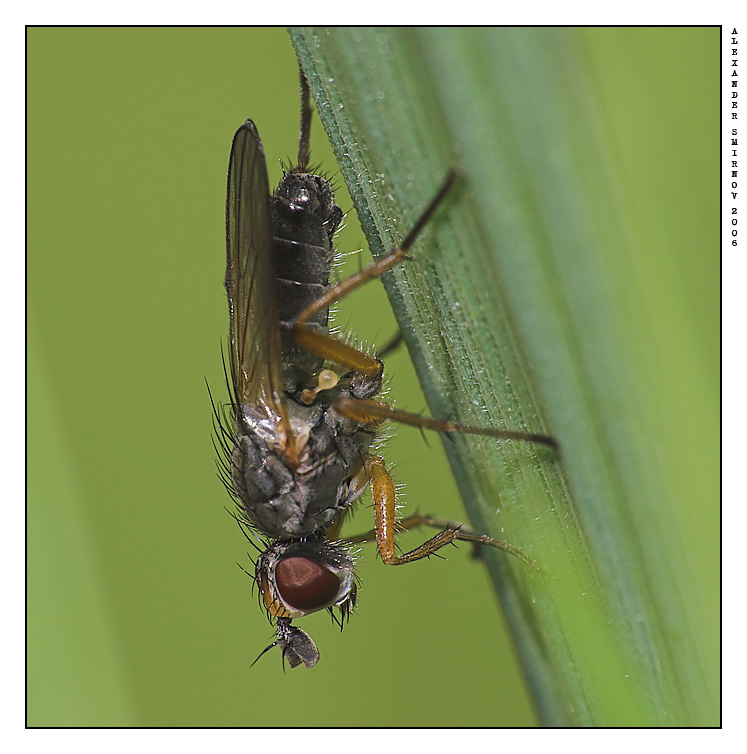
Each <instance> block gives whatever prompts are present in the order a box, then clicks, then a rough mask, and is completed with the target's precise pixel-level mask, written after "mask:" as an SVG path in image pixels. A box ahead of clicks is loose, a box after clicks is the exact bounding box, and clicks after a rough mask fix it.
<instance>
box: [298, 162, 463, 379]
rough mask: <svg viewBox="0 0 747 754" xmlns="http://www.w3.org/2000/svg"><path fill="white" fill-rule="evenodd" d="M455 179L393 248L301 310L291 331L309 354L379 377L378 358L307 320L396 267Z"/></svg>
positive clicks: (447, 182) (449, 180) (446, 183)
mask: <svg viewBox="0 0 747 754" xmlns="http://www.w3.org/2000/svg"><path fill="white" fill-rule="evenodd" d="M455 181H456V173H454V172H453V171H451V172H450V173H449V174H448V176H447V177H446V180H445V181H444V183H443V184H442V186H441V188H440V189H439V190H438V193H437V194H436V195H435V196H434V197H433V199H432V200H431V202H430V204H429V205H428V206H427V207H426V209H425V212H423V214H422V215H421V216H420V218H419V219H418V221H417V222H416V223H415V226H414V227H413V229H412V230H411V231H410V232H409V233H408V235H407V237H406V238H405V240H404V241H402V243H401V244H400V245H399V246H398V247H397V248H396V249H394V250H393V251H391V252H390V253H389V254H387V255H386V256H385V257H381V259H377V260H375V261H374V262H372V263H371V264H369V265H368V266H367V267H364V268H363V269H362V270H361V271H360V272H357V273H356V274H355V275H351V276H350V277H349V278H347V279H346V280H343V281H341V282H340V283H338V284H337V285H333V286H332V287H331V288H329V289H327V291H325V293H324V294H323V295H322V296H320V297H319V298H318V299H317V300H316V301H315V302H314V303H313V304H311V305H310V306H308V307H307V308H306V309H304V311H302V312H301V314H300V315H299V316H298V319H297V320H296V321H295V322H294V323H293V325H292V326H291V334H292V335H293V338H294V340H295V341H296V342H297V343H298V344H299V345H300V346H302V347H303V348H305V349H306V350H307V351H309V352H310V353H313V354H316V355H317V356H321V357H323V358H325V359H327V360H328V361H333V362H335V363H336V364H340V365H341V366H344V367H346V368H347V369H352V370H354V371H356V372H359V373H360V374H362V375H363V376H364V377H368V378H370V379H371V380H374V381H375V380H377V379H379V378H380V377H381V375H382V372H383V370H384V367H383V365H382V362H381V360H380V359H376V358H374V357H373V356H369V355H368V354H365V353H363V352H362V351H359V350H358V349H357V348H353V347H352V346H349V345H347V343H343V342H342V341H341V340H338V339H337V338H335V337H333V336H331V335H327V334H326V333H323V332H319V331H318V330H316V329H315V328H312V327H309V325H308V323H309V321H310V320H311V318H312V317H313V316H314V315H315V314H318V313H319V312H320V311H323V310H325V309H329V307H330V306H331V305H332V304H333V303H334V302H335V301H339V300H340V299H341V298H343V296H347V295H348V293H351V292H352V291H354V290H355V289H356V288H360V287H361V286H362V285H365V284H366V283H367V282H368V281H369V280H373V279H374V278H378V277H381V276H382V275H383V274H384V273H385V272H388V271H389V270H391V269H392V268H393V267H396V266H397V265H398V264H399V263H400V262H401V261H402V260H403V259H405V258H406V256H407V252H408V250H409V249H410V247H411V246H412V244H413V243H414V242H415V239H416V238H417V237H418V235H420V232H421V231H422V230H423V228H424V227H425V225H426V224H427V223H428V221H429V220H430V219H431V217H432V216H433V213H434V212H435V211H436V210H437V209H438V206H439V204H441V202H442V201H443V200H444V197H445V196H446V195H447V194H448V193H449V190H450V189H451V187H452V186H453V185H454V182H455Z"/></svg>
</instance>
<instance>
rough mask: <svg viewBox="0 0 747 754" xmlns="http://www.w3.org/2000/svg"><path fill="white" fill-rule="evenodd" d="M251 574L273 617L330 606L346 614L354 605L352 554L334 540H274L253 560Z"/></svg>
mask: <svg viewBox="0 0 747 754" xmlns="http://www.w3.org/2000/svg"><path fill="white" fill-rule="evenodd" d="M255 575H256V579H257V584H258V585H259V588H260V590H261V593H262V600H263V603H264V605H265V608H266V609H267V611H268V613H269V614H270V615H271V616H273V617H274V618H280V619H285V618H300V617H302V616H304V615H308V614H309V613H314V612H317V611H318V610H324V609H325V608H328V607H333V606H336V607H338V608H340V610H341V611H342V612H343V613H345V614H347V613H349V612H350V611H351V610H352V609H353V607H354V606H355V598H356V591H357V588H356V583H355V568H354V562H353V556H352V554H351V552H350V550H349V548H348V547H346V546H344V545H342V544H340V543H338V542H330V541H328V540H297V541H285V542H276V543H275V544H274V545H273V546H272V547H270V548H268V549H267V550H265V551H264V552H263V553H262V554H261V555H260V556H259V558H258V559H257V565H256V572H255Z"/></svg>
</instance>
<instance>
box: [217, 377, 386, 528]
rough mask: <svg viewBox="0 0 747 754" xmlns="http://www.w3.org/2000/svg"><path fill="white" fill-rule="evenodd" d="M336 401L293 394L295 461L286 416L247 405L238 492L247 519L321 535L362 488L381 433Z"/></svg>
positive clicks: (240, 429) (236, 472)
mask: <svg viewBox="0 0 747 754" xmlns="http://www.w3.org/2000/svg"><path fill="white" fill-rule="evenodd" d="M343 384H344V382H343ZM327 392H329V393H333V394H334V393H335V391H327ZM332 399H333V396H332V395H330V396H327V398H326V399H324V400H322V398H321V395H320V396H319V398H318V399H317V401H315V402H314V404H312V405H310V406H307V405H304V404H302V403H299V402H298V401H296V400H294V399H293V397H292V396H286V407H287V411H288V419H289V421H290V425H291V428H292V430H293V432H294V443H295V444H296V446H295V448H294V451H295V452H294V453H293V457H294V461H295V463H292V464H291V463H290V462H289V457H288V455H287V454H286V446H285V442H284V435H283V434H282V425H281V423H280V421H279V417H274V416H271V417H268V416H267V415H266V414H264V413H263V411H262V409H261V408H260V407H257V406H241V411H240V417H239V421H238V422H237V437H236V444H235V446H234V449H233V452H232V454H231V479H232V482H233V491H234V493H235V496H236V498H237V501H238V504H239V507H240V509H241V510H242V512H243V514H244V518H245V519H246V520H247V521H248V522H249V523H250V524H251V525H252V526H254V527H256V528H257V529H258V530H259V531H261V532H262V533H263V534H265V535H266V536H268V537H272V538H274V539H300V538H303V537H312V536H321V535H323V534H324V532H326V531H327V529H328V528H329V527H330V526H331V525H332V522H333V521H334V519H335V518H336V517H337V516H338V514H339V513H340V512H341V511H342V510H344V509H345V508H346V507H347V506H349V505H350V504H351V503H352V502H353V501H354V500H355V499H356V498H357V497H358V496H359V495H360V493H361V491H362V489H361V487H360V484H359V482H358V480H357V479H356V476H357V474H358V472H359V470H360V466H361V459H362V458H364V457H365V455H366V453H367V451H368V448H369V446H370V445H371V443H372V442H373V439H374V437H375V432H374V431H372V430H370V429H368V428H364V427H362V426H361V425H360V424H358V423H356V422H354V421H352V420H350V419H346V418H345V417H342V416H340V415H338V414H337V413H336V412H335V411H334V410H333V409H332V408H331V405H330V403H329V401H331V400H332Z"/></svg>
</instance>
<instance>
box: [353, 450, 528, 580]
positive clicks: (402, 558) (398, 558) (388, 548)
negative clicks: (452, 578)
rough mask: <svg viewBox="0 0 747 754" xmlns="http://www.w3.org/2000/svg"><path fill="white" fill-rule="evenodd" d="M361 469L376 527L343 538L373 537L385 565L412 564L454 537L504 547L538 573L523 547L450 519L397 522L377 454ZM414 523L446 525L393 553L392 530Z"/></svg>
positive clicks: (390, 483) (391, 485)
mask: <svg viewBox="0 0 747 754" xmlns="http://www.w3.org/2000/svg"><path fill="white" fill-rule="evenodd" d="M365 468H366V471H367V472H368V476H369V478H370V479H371V487H372V489H373V500H374V522H375V527H376V528H375V529H374V530H373V531H372V532H369V533H368V534H362V535H360V536H358V537H352V538H350V539H347V541H348V542H367V541H369V540H370V539H373V538H374V537H375V538H376V544H377V545H378V548H379V553H380V555H381V559H382V560H383V561H384V563H386V564H387V565H403V564H404V563H412V562H414V561H416V560H420V559H421V558H427V557H428V556H430V555H433V554H434V553H435V552H436V551H437V550H439V549H441V548H442V547H444V546H445V545H448V544H450V543H451V542H454V541H455V540H459V541H462V542H472V543H473V544H480V545H488V546H489V547H495V548H497V549H499V550H504V551H505V552H508V553H510V554H511V555H515V556H516V557H517V558H519V559H520V560H523V561H524V562H525V563H526V564H527V565H529V566H531V567H532V568H533V569H534V570H535V571H540V572H541V569H540V567H539V566H538V565H537V564H536V563H535V562H534V561H533V560H532V559H531V558H530V557H529V556H528V555H527V554H526V553H525V552H524V551H523V550H521V549H519V548H518V547H516V546H515V545H512V544H510V543H509V542H504V541H503V540H502V539H494V538H493V537H489V536H487V535H486V534H475V533H474V532H472V531H469V530H468V529H464V528H462V527H461V526H460V525H459V524H456V523H455V522H453V521H446V520H444V519H438V518H433V517H431V516H410V517H409V518H406V519H404V520H403V521H401V522H400V523H399V524H397V522H396V521H395V518H394V513H395V495H394V482H393V481H392V478H391V476H389V472H388V471H387V470H386V465H385V464H384V460H383V459H382V458H380V457H378V456H369V457H368V458H367V459H366V461H365ZM416 526H435V527H438V528H441V527H444V526H445V527H446V528H445V529H444V530H443V531H441V532H439V533H438V534H436V535H435V536H434V537H431V539H429V540H427V541H426V542H424V543H423V544H422V545H420V546H419V547H416V548H415V549H414V550H410V552H407V553H405V554H404V555H397V554H396V553H395V551H394V536H395V533H396V532H397V530H401V529H411V528H415V527H416Z"/></svg>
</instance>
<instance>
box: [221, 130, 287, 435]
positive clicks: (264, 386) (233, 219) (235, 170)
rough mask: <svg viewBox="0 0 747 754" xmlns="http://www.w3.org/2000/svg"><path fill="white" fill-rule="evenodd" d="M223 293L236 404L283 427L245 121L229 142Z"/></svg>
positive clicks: (263, 172) (254, 157) (258, 146)
mask: <svg viewBox="0 0 747 754" xmlns="http://www.w3.org/2000/svg"><path fill="white" fill-rule="evenodd" d="M225 285H226V292H227V293H228V308H229V313H230V317H231V325H230V333H229V341H230V343H229V345H230V351H231V377H232V379H233V387H234V393H235V400H236V402H237V403H238V404H247V403H250V404H251V403H258V402H262V403H264V404H265V406H266V407H267V409H268V410H270V411H273V412H274V413H275V414H277V415H278V416H279V417H281V418H282V419H283V423H284V424H285V425H286V426H287V418H286V412H285V402H284V399H283V391H282V387H283V381H282V361H281V352H280V329H279V323H278V312H277V301H276V300H275V276H274V270H273V263H272V227H271V220H270V188H269V185H268V180H267V165H266V163H265V153H264V150H263V149H262V141H261V140H260V138H259V133H258V132H257V127H256V126H255V125H254V123H252V121H250V120H248V121H246V123H244V125H243V126H241V128H239V130H238V131H236V134H235V135H234V137H233V145H232V147H231V159H230V162H229V166H228V192H227V199H226V280H225Z"/></svg>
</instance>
